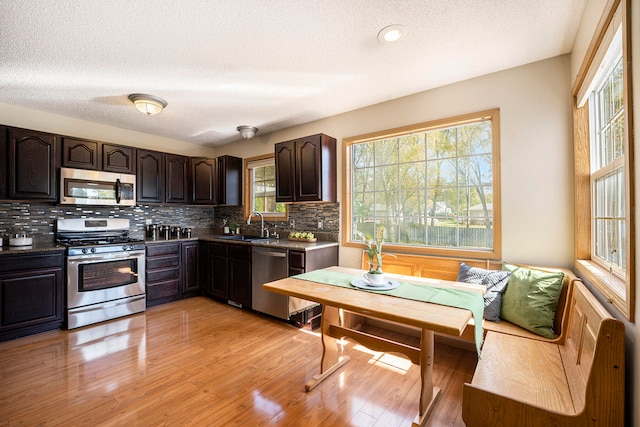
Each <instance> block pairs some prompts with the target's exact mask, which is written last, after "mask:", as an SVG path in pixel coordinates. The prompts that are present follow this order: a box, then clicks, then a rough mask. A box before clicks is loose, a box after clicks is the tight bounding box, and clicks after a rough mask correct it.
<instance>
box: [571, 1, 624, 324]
mask: <svg viewBox="0 0 640 427" xmlns="http://www.w3.org/2000/svg"><path fill="white" fill-rule="evenodd" d="M630 7H631V2H630V1H629V0H611V1H609V3H608V4H607V6H606V7H605V10H604V13H603V16H602V18H601V20H600V22H599V23H598V27H597V30H596V32H595V34H594V37H593V39H592V41H591V44H590V45H589V48H588V50H587V53H586V55H585V58H584V60H583V63H582V65H581V67H580V70H579V72H578V75H577V78H576V82H575V84H574V87H573V91H572V95H573V124H574V134H573V143H574V162H575V163H574V165H575V166H574V167H575V180H574V187H575V188H574V190H575V191H574V194H575V200H574V202H575V224H574V235H575V251H574V266H575V269H576V271H577V272H578V275H579V276H581V277H583V278H584V279H585V280H587V281H588V282H589V283H591V284H592V285H593V286H594V287H595V288H596V289H597V290H598V291H599V292H600V293H601V294H602V295H603V296H604V298H605V299H606V301H607V302H608V303H610V304H612V305H613V307H615V308H616V310H617V311H619V312H620V313H621V314H622V315H623V316H624V317H625V318H626V319H628V320H629V321H634V311H635V218H634V191H635V190H634V173H633V169H634V162H633V159H634V153H633V141H632V140H631V135H633V110H632V106H633V96H632V85H631V59H630V58H631V56H630V52H631V50H630V49H631V32H630V23H629V16H630V15H629V13H630ZM618 25H621V27H622V64H623V85H624V88H623V93H624V140H623V141H624V160H623V162H624V179H625V195H624V197H625V206H626V208H625V218H626V219H625V228H626V241H625V245H626V246H625V250H626V261H625V264H626V270H625V275H624V277H621V276H620V274H615V272H614V270H613V268H612V267H611V266H607V265H603V263H602V262H601V261H600V260H596V259H594V258H595V257H594V256H593V255H592V253H593V252H592V251H594V234H593V233H594V227H593V191H594V186H593V181H592V179H593V171H592V162H591V153H592V145H591V144H592V129H591V123H590V121H591V120H593V114H594V110H595V106H592V105H591V100H592V98H591V97H590V96H589V94H590V93H591V92H592V90H593V89H594V84H595V83H594V82H596V81H599V79H598V75H597V74H598V69H599V68H600V64H601V63H603V60H604V58H605V52H606V51H607V50H608V49H609V46H610V44H611V42H612V41H613V39H614V34H615V29H616V28H617V27H618ZM616 289H618V290H622V289H624V293H625V295H624V296H623V297H621V296H620V295H619V293H618V292H617V291H616Z"/></svg>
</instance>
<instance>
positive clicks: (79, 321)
mask: <svg viewBox="0 0 640 427" xmlns="http://www.w3.org/2000/svg"><path fill="white" fill-rule="evenodd" d="M128 231H129V221H128V220H126V219H72V220H58V231H57V235H58V241H59V242H60V243H62V244H65V245H66V246H67V327H68V328H69V329H73V328H78V327H81V326H85V325H89V324H93V323H98V322H102V321H105V320H109V319H114V318H117V317H122V316H127V315H129V314H133V313H139V312H141V311H144V310H145V309H146V295H145V244H144V242H143V241H140V240H136V239H130V238H129V237H128Z"/></svg>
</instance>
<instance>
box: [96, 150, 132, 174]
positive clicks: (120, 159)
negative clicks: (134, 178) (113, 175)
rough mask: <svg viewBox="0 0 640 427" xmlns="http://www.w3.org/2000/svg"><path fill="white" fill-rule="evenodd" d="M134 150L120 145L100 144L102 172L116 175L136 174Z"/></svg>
mask: <svg viewBox="0 0 640 427" xmlns="http://www.w3.org/2000/svg"><path fill="white" fill-rule="evenodd" d="M135 156H136V149H135V148H133V147H123V146H121V145H112V144H102V170H103V171H107V172H117V173H130V174H134V173H136V157H135Z"/></svg>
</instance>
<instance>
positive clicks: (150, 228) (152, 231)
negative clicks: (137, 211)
mask: <svg viewBox="0 0 640 427" xmlns="http://www.w3.org/2000/svg"><path fill="white" fill-rule="evenodd" d="M147 237H149V238H151V239H153V240H157V239H158V225H157V224H149V225H147Z"/></svg>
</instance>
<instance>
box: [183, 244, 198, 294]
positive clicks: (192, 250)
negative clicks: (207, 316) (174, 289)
mask: <svg viewBox="0 0 640 427" xmlns="http://www.w3.org/2000/svg"><path fill="white" fill-rule="evenodd" d="M198 248H199V245H198V242H184V243H183V244H182V266H181V267H182V295H198V294H199V293H200V282H199V280H198V258H199V250H198Z"/></svg>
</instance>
